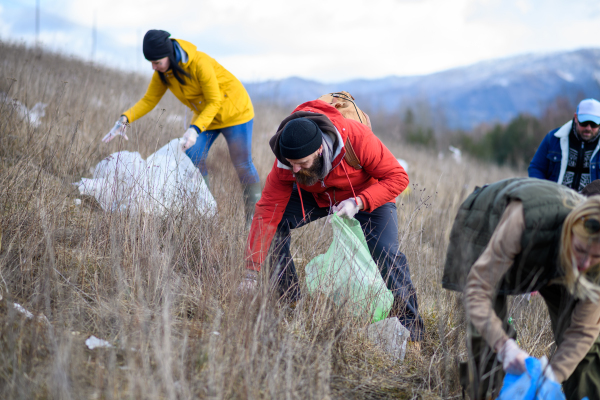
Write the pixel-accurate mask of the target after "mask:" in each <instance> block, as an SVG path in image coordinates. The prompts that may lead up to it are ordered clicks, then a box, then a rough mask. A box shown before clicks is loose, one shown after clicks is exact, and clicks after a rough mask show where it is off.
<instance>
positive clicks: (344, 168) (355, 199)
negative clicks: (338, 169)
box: [340, 161, 358, 205]
mask: <svg viewBox="0 0 600 400" xmlns="http://www.w3.org/2000/svg"><path fill="white" fill-rule="evenodd" d="M340 164H342V169H343V170H344V173H345V174H346V178H347V179H348V183H349V184H350V189H352V194H353V195H354V201H355V202H356V205H358V199H357V198H356V193H354V187H352V182H350V177H349V176H348V172H346V167H344V162H343V161H342V162H341V163H340Z"/></svg>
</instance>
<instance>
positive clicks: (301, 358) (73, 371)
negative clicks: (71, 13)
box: [0, 43, 552, 399]
mask: <svg viewBox="0 0 600 400" xmlns="http://www.w3.org/2000/svg"><path fill="white" fill-rule="evenodd" d="M0 52H1V53H2V55H3V57H2V60H1V61H0V92H2V93H5V94H8V97H9V98H13V99H17V100H19V101H20V102H22V103H24V104H25V105H27V106H28V107H29V108H31V107H32V106H33V105H34V104H35V103H37V102H44V103H48V104H49V106H48V108H47V114H46V117H44V118H43V120H42V124H41V125H40V126H39V127H37V128H35V127H33V126H32V125H31V124H29V123H28V122H27V119H26V118H23V117H22V116H20V115H19V114H18V113H17V112H16V111H15V109H14V107H12V106H11V105H10V104H9V103H7V102H2V103H0V210H1V211H0V213H1V214H0V215H1V221H0V293H1V294H2V300H1V301H0V398H7V399H8V398H11V399H34V398H40V399H43V398H61V399H63V398H64V399H84V398H89V399H120V398H143V399H163V398H168V399H188V398H215V399H217V398H219V399H220V398H244V399H245V398H250V399H258V398H272V399H305V398H314V399H330V398H357V399H359V398H360V399H380V398H401V399H411V398H452V397H456V396H458V394H459V389H460V388H459V385H458V373H457V371H458V369H457V362H458V360H460V359H465V357H466V352H465V346H464V344H463V343H464V334H465V322H464V316H463V312H462V305H461V300H460V298H459V297H458V296H457V295H456V294H454V293H450V292H447V291H445V290H443V289H442V288H441V285H440V277H441V268H442V265H443V262H444V257H445V251H446V246H447V243H448V234H449V230H450V227H451V224H452V221H453V218H454V215H455V212H456V209H457V207H458V205H459V203H460V202H461V201H462V199H464V198H465V197H466V195H467V194H468V193H470V191H472V189H473V187H474V186H475V185H481V184H483V183H485V182H492V181H496V180H498V179H501V178H505V177H509V176H514V175H515V174H519V172H515V171H511V170H506V169H498V168H496V167H492V166H490V165H482V164H477V163H474V162H471V161H469V160H466V161H464V162H463V163H461V164H457V163H455V162H454V160H452V159H451V158H448V157H447V158H445V159H443V160H438V158H437V155H435V154H432V153H430V152H428V151H425V150H420V149H416V148H410V147H407V146H405V145H403V144H402V143H397V142H393V141H391V140H386V135H385V132H378V131H377V124H376V121H375V132H376V133H377V134H379V135H380V136H381V137H382V138H383V140H384V142H385V143H386V145H388V147H389V148H390V149H391V150H392V152H393V153H394V154H396V155H397V156H398V157H401V158H404V159H406V160H407V161H408V162H409V164H410V170H409V176H410V178H411V182H412V183H411V188H412V192H411V193H410V194H408V195H405V196H403V197H400V198H399V200H398V215H399V227H398V229H399V232H400V235H401V240H402V242H401V249H402V250H403V251H404V252H405V254H406V255H407V257H408V260H409V262H410V267H411V273H412V277H413V281H414V282H415V285H416V288H417V291H418V297H419V302H420V309H421V312H422V314H423V317H424V320H425V323H426V329H427V332H426V339H425V341H424V342H423V344H422V349H421V351H420V352H418V351H416V350H415V349H414V348H412V347H411V348H409V352H408V354H407V358H406V360H405V362H404V363H403V364H399V363H394V362H393V361H392V360H391V359H390V358H389V357H388V356H387V355H386V354H385V353H383V352H382V351H381V350H380V349H378V348H377V347H376V346H374V345H373V344H371V343H370V342H369V341H368V340H367V339H366V338H365V335H364V330H363V329H362V328H363V327H364V326H365V324H366V322H365V321H364V320H357V319H356V318H352V317H351V315H350V314H349V312H348V310H347V309H345V308H344V307H336V306H335V305H333V304H331V303H330V302H329V301H327V300H326V299H323V298H320V297H314V298H313V297H310V296H305V297H304V298H303V300H302V301H301V302H300V303H299V304H298V306H297V307H296V308H295V309H290V308H289V307H288V306H287V305H285V304H278V303H277V301H276V299H275V298H274V297H273V296H272V295H271V294H270V293H269V290H268V285H267V283H266V282H262V285H261V289H260V290H259V292H258V293H257V294H256V295H255V296H252V297H239V295H238V293H236V288H237V286H238V283H239V280H240V278H241V272H242V271H243V255H244V252H243V250H244V244H245V240H246V235H245V233H244V231H243V226H244V222H243V221H244V219H243V215H242V209H243V207H242V199H241V189H240V187H239V183H238V181H237V177H236V175H235V172H234V169H233V167H232V165H231V162H230V161H229V157H228V154H227V148H226V146H225V143H224V141H223V140H222V139H219V140H218V142H217V143H216V145H215V147H214V148H213V150H212V151H211V155H210V157H209V170H210V174H211V189H212V191H213V192H214V195H215V198H216V199H217V202H218V206H219V215H218V216H217V217H215V218H212V219H206V218H203V217H202V216H199V215H196V214H194V213H191V212H190V213H182V214H180V215H170V216H168V217H165V218H162V219H159V218H156V217H152V216H150V215H126V214H116V213H113V214H109V213H105V212H103V211H102V210H101V209H99V207H98V206H97V204H96V203H95V202H94V201H93V200H91V199H84V202H83V204H82V205H80V206H78V205H75V203H74V199H75V198H78V197H79V196H78V194H77V193H76V192H75V191H74V189H73V187H72V186H71V183H72V182H76V181H78V180H79V179H80V178H81V176H89V175H90V172H89V169H90V168H91V167H93V166H95V165H96V163H97V162H99V161H100V160H101V159H102V158H104V157H106V156H107V155H108V154H110V153H112V152H115V151H118V150H122V149H123V150H130V151H139V152H140V153H141V155H142V156H143V157H147V156H148V155H149V154H150V153H152V152H154V151H155V150H156V149H158V148H159V147H160V146H162V145H164V144H166V143H167V142H168V141H169V140H170V139H172V138H174V137H178V136H180V135H181V134H182V133H183V131H184V129H183V126H184V122H183V121H182V120H181V119H179V120H177V119H176V118H175V116H177V115H180V116H185V112H184V110H185V109H184V106H183V105H181V104H180V103H178V101H177V100H176V99H175V98H174V97H173V96H172V95H170V94H167V95H166V96H165V98H164V99H163V101H162V102H161V103H160V105H159V106H158V107H157V108H156V109H155V110H154V111H153V112H151V113H150V114H149V115H148V116H146V117H145V118H144V119H142V120H140V121H136V122H135V123H134V124H133V126H132V129H131V130H130V134H129V137H130V140H129V141H128V142H126V141H123V140H120V139H118V140H114V141H113V142H111V143H110V145H106V144H103V143H101V141H100V139H101V138H102V136H103V135H104V134H105V133H106V132H107V131H108V129H110V127H111V126H112V124H113V123H114V121H115V119H116V118H117V117H118V116H119V115H120V112H121V111H122V110H124V109H126V108H127V107H129V106H130V105H132V104H133V103H134V102H135V101H136V100H137V99H138V98H139V97H140V96H142V95H143V93H144V91H145V88H146V84H147V80H146V79H142V78H140V77H138V76H135V75H132V74H124V73H121V72H118V71H112V70H109V69H105V68H99V67H97V66H94V65H89V64H85V63H82V62H80V61H77V60H73V59H68V58H65V57H62V56H59V55H54V54H48V53H45V52H41V51H36V50H32V49H28V48H25V47H23V46H20V45H13V44H7V43H0ZM342 89H343V88H342ZM307 100H308V99H307ZM256 111H257V113H256V118H255V132H254V144H253V149H254V151H253V155H254V158H255V164H256V167H257V169H258V171H259V174H260V176H261V179H262V181H263V182H264V178H265V177H266V175H267V174H268V172H269V170H270V168H271V165H272V162H273V156H272V154H271V152H270V149H269V148H268V144H267V141H268V138H269V137H270V136H271V134H272V133H273V132H274V128H275V127H276V126H277V125H278V123H279V122H280V121H281V119H282V118H283V117H284V116H285V115H286V113H288V112H289V111H290V110H281V109H277V108H276V107H273V106H269V105H263V104H257V105H256ZM187 117H188V121H189V113H188V114H187ZM521 174H522V173H521ZM323 226H324V221H318V222H315V223H313V224H311V225H310V226H308V227H305V228H302V229H299V230H298V231H297V232H294V235H293V249H294V252H295V254H294V256H295V257H298V258H300V259H302V260H304V261H303V262H301V263H299V265H298V267H299V272H300V274H301V275H302V272H303V267H304V265H305V263H306V262H307V261H308V260H310V259H311V258H312V257H314V256H315V255H316V254H319V253H323V252H324V251H325V250H326V248H327V247H328V245H329V240H330V237H329V236H328V230H327V229H323ZM15 302H17V303H20V304H22V305H23V306H25V307H26V308H27V309H29V310H30V311H31V312H33V313H34V314H36V315H38V314H44V315H45V316H46V317H47V319H48V321H49V323H46V322H44V321H43V320H40V319H36V318H34V319H27V318H26V317H24V316H23V315H22V314H20V313H18V312H16V311H15V309H14V307H13V306H12V304H13V303H15ZM511 315H512V316H513V317H514V318H515V321H516V327H517V329H518V331H519V333H520V334H521V342H522V344H523V346H524V347H525V349H526V350H529V351H532V352H533V353H534V354H536V355H540V354H544V353H547V352H548V351H549V350H550V349H549V345H550V344H551V343H552V339H551V336H550V335H549V328H548V322H547V321H548V318H547V315H546V311H545V307H544V306H543V304H542V301H541V299H539V298H534V299H533V301H532V303H531V304H529V305H528V304H526V303H525V302H523V301H520V300H519V301H516V302H513V307H512V311H511ZM90 334H93V335H96V336H97V337H100V338H103V339H106V340H108V341H109V342H110V343H112V344H113V345H114V347H113V348H110V349H97V350H88V349H87V348H86V346H85V344H84V341H85V339H86V338H87V337H88V336H89V335H90Z"/></svg>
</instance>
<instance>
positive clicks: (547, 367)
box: [540, 356, 558, 383]
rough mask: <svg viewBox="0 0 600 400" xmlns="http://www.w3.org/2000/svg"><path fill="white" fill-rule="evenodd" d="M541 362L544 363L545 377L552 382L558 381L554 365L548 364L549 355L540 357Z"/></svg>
mask: <svg viewBox="0 0 600 400" xmlns="http://www.w3.org/2000/svg"><path fill="white" fill-rule="evenodd" d="M540 363H541V364H542V372H543V374H544V377H545V378H546V379H549V380H551V381H552V382H556V375H554V371H553V370H552V367H551V366H550V365H549V364H548V357H546V356H542V358H540ZM557 383H558V382H557Z"/></svg>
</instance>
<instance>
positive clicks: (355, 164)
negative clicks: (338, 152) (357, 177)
mask: <svg viewBox="0 0 600 400" xmlns="http://www.w3.org/2000/svg"><path fill="white" fill-rule="evenodd" d="M344 148H345V149H346V154H344V159H345V160H346V162H347V163H348V165H349V166H351V167H352V168H354V169H361V168H362V165H360V160H359V159H358V157H357V156H356V153H355V152H354V149H353V148H352V143H350V138H348V139H346V143H344Z"/></svg>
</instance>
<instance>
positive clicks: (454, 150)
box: [448, 146, 462, 164]
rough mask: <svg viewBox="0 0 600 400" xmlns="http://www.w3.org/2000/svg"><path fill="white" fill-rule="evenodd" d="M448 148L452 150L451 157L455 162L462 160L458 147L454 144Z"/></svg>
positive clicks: (458, 162)
mask: <svg viewBox="0 0 600 400" xmlns="http://www.w3.org/2000/svg"><path fill="white" fill-rule="evenodd" d="M448 150H450V151H451V152H452V158H454V161H456V163H457V164H460V163H461V161H462V152H461V151H460V149H457V148H456V147H454V146H450V147H448Z"/></svg>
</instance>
